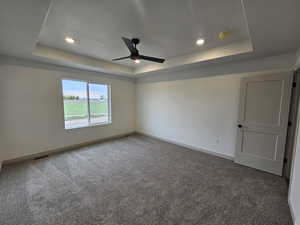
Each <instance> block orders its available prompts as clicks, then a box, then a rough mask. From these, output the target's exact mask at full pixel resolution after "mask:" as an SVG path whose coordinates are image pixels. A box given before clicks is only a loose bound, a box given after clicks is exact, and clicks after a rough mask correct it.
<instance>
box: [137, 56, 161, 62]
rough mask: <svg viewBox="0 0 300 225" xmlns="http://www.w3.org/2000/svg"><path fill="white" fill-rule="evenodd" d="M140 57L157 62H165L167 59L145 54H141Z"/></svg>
mask: <svg viewBox="0 0 300 225" xmlns="http://www.w3.org/2000/svg"><path fill="white" fill-rule="evenodd" d="M139 58H140V59H143V60H148V61H152V62H157V63H163V62H164V61H165V59H160V58H155V57H151V56H145V55H140V56H139Z"/></svg>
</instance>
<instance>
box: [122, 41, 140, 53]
mask: <svg viewBox="0 0 300 225" xmlns="http://www.w3.org/2000/svg"><path fill="white" fill-rule="evenodd" d="M122 39H123V41H124V43H125V44H126V46H127V48H128V49H129V51H130V52H131V54H137V53H138V51H137V49H136V48H135V47H134V45H133V43H132V42H131V40H130V39H128V38H125V37H122Z"/></svg>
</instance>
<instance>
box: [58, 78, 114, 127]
mask: <svg viewBox="0 0 300 225" xmlns="http://www.w3.org/2000/svg"><path fill="white" fill-rule="evenodd" d="M62 89H63V98H64V115H65V129H73V128H78V127H87V126H93V125H98V124H107V123H110V122H111V113H110V86H109V85H107V84H97V83H89V82H85V81H75V80H62Z"/></svg>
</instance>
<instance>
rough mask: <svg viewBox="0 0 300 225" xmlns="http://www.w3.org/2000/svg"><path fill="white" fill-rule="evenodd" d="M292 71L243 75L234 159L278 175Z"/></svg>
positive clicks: (282, 156) (282, 153)
mask: <svg viewBox="0 0 300 225" xmlns="http://www.w3.org/2000/svg"><path fill="white" fill-rule="evenodd" d="M291 85H292V73H280V74H271V75H261V76H256V77H250V78H244V79H242V81H241V94H240V113H239V120H238V124H240V125H241V126H240V127H239V128H238V138H237V147H236V158H235V162H236V163H239V164H242V165H246V166H249V167H253V168H256V169H260V170H264V171H267V172H271V173H274V174H277V175H281V174H282V166H283V158H284V147H285V139H286V131H287V122H288V112H289V102H290V94H291Z"/></svg>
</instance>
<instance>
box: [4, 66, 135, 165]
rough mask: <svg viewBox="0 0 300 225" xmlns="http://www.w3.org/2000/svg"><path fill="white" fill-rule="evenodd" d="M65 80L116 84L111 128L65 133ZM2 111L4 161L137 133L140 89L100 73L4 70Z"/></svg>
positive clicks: (126, 81) (26, 69)
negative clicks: (136, 117) (63, 82)
mask: <svg viewBox="0 0 300 225" xmlns="http://www.w3.org/2000/svg"><path fill="white" fill-rule="evenodd" d="M62 78H72V79H81V80H89V81H93V82H102V83H109V84H111V88H112V124H111V125H105V126H95V127H89V128H79V129H73V130H65V129H64V116H63V99H62V91H61V79H62ZM0 109H1V110H0V134H1V135H0V157H1V160H2V161H3V160H10V159H15V158H18V157H22V156H26V155H30V154H35V153H40V152H43V151H47V150H53V149H56V148H61V147H65V146H70V145H74V144H79V143H81V142H87V141H92V140H96V139H101V138H105V137H109V136H114V135H119V134H125V133H129V132H133V131H134V130H135V84H134V82H133V81H129V80H119V79H109V78H107V77H105V76H101V74H97V73H88V72H82V71H78V72H74V71H72V72H66V71H64V72H61V71H59V70H51V69H47V68H33V67H28V66H20V65H1V66H0ZM1 160H0V161H1Z"/></svg>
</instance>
